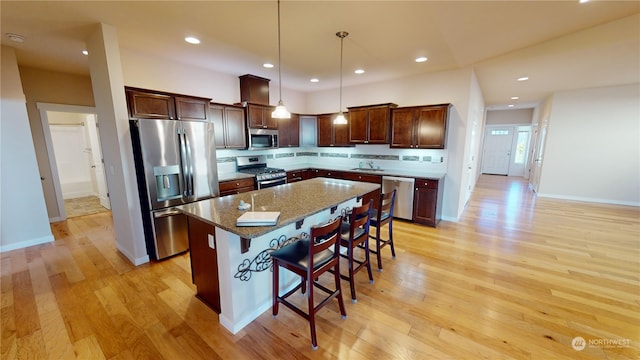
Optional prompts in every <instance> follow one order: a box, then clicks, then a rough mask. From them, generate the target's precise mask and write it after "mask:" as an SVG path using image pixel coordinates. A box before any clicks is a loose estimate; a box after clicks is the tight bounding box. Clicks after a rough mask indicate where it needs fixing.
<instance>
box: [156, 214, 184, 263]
mask: <svg viewBox="0 0 640 360" xmlns="http://www.w3.org/2000/svg"><path fill="white" fill-rule="evenodd" d="M152 214H153V228H154V229H153V230H154V233H155V242H154V247H155V253H156V254H155V255H156V260H160V259H164V258H166V257H169V256H172V255H176V254H179V253H181V252H185V251H187V250H189V226H188V223H187V216H186V215H184V214H183V213H181V212H179V211H177V210H161V211H155V212H153V213H152Z"/></svg>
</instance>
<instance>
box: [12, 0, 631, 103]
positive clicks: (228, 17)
mask: <svg viewBox="0 0 640 360" xmlns="http://www.w3.org/2000/svg"><path fill="white" fill-rule="evenodd" d="M0 6H1V8H0V9H1V29H2V45H7V46H11V47H14V48H15V49H16V54H17V57H18V63H19V65H21V66H29V67H37V68H43V69H50V70H55V71H63V72H71V73H77V74H88V59H87V57H86V56H84V55H82V54H81V50H83V49H84V48H85V45H84V43H85V40H86V39H87V36H88V34H89V33H90V31H91V29H92V25H93V24H95V23H98V22H102V23H105V24H109V25H112V26H114V27H115V28H116V29H117V31H118V37H119V42H120V46H121V47H122V48H126V49H129V50H132V51H137V52H140V53H144V54H148V55H150V56H157V57H163V58H167V59H171V60H173V61H177V62H182V63H187V64H191V65H194V66H199V67H202V68H207V69H212V70H215V71H218V72H223V73H229V74H233V75H242V74H247V73H250V74H254V75H258V76H263V77H266V78H270V79H277V63H278V59H277V56H278V48H277V44H278V43H277V30H278V29H277V2H276V1H5V0H3V1H1V2H0ZM280 7H281V37H282V84H283V87H285V88H289V89H293V90H297V91H302V92H313V91H317V90H324V89H331V88H337V87H338V84H339V64H340V40H339V38H337V37H336V35H335V33H336V32H337V31H341V30H344V31H348V32H349V36H348V37H347V38H345V42H344V80H343V82H344V86H350V85H356V84H366V83H369V82H377V81H382V80H387V79H392V78H402V77H408V76H412V75H415V74H419V73H428V72H439V71H444V70H453V69H459V68H465V67H473V68H474V69H475V70H476V73H477V75H478V79H479V82H480V86H481V88H482V91H483V95H484V97H485V101H486V104H487V106H488V107H489V108H492V107H493V108H502V107H504V106H506V105H507V104H515V105H516V107H529V106H531V105H533V104H536V103H537V102H539V101H540V100H541V99H543V98H544V97H546V96H548V95H550V94H551V93H552V92H554V91H559V90H569V89H575V88H586V87H598V86H610V85H619V84H629V83H638V82H640V2H638V1H595V0H592V1H591V2H588V3H584V4H580V3H579V2H578V1H577V0H575V1H311V0H309V1H306V0H283V1H281V4H280ZM7 33H14V34H19V35H22V36H24V42H23V43H16V42H13V41H11V40H10V39H9V38H8V37H7V36H6V34H7ZM185 36H195V37H198V38H199V39H200V40H201V44H199V45H191V44H187V43H186V42H185V41H184V37H185ZM418 56H426V57H428V61H426V62H424V63H416V62H415V61H414V59H415V58H416V57H418ZM265 62H271V63H273V64H276V67H275V68H273V69H266V68H264V67H263V66H262V64H263V63H265ZM356 68H362V69H364V70H365V73H364V74H361V75H356V74H354V73H353V71H354V70H355V69H356ZM520 76H528V77H529V81H527V82H517V81H516V78H518V77H520ZM313 77H315V78H318V79H319V80H320V81H319V82H317V83H312V82H310V81H309V80H310V79H311V78H313ZM512 96H518V97H519V99H518V100H511V97H512Z"/></svg>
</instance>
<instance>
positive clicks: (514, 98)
mask: <svg viewBox="0 0 640 360" xmlns="http://www.w3.org/2000/svg"><path fill="white" fill-rule="evenodd" d="M518 99H520V97H519V96H512V97H511V100H518Z"/></svg>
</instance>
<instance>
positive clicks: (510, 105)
mask: <svg viewBox="0 0 640 360" xmlns="http://www.w3.org/2000/svg"><path fill="white" fill-rule="evenodd" d="M507 106H508V107H514V106H515V105H513V104H509V105H507Z"/></svg>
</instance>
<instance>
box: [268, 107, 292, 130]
mask: <svg viewBox="0 0 640 360" xmlns="http://www.w3.org/2000/svg"><path fill="white" fill-rule="evenodd" d="M273 110H274V108H273V107H270V106H269V107H265V108H264V114H263V119H264V120H263V122H264V125H265V126H266V128H267V129H273V130H277V129H278V125H279V123H278V122H279V121H280V120H282V119H274V118H272V117H271V113H272V112H273ZM286 120H287V119H285V121H286Z"/></svg>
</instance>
